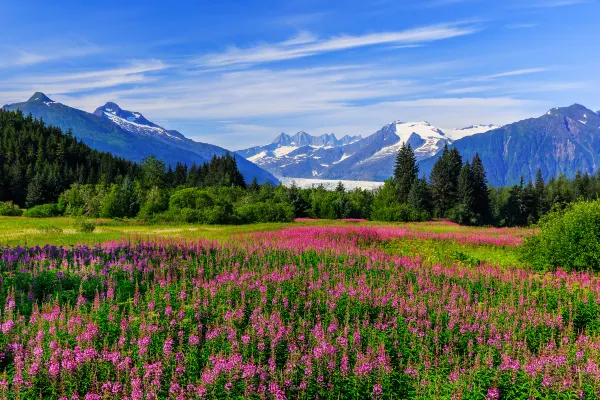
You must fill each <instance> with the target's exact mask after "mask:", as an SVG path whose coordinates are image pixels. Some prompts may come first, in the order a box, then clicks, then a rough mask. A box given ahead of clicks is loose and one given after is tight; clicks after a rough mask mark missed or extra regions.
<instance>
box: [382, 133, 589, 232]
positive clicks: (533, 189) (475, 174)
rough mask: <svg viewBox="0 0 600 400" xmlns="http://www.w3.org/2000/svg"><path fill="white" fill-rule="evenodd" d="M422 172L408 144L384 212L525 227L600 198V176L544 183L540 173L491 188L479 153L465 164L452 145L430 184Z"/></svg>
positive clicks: (398, 162) (386, 186)
mask: <svg viewBox="0 0 600 400" xmlns="http://www.w3.org/2000/svg"><path fill="white" fill-rule="evenodd" d="M418 174H419V168H418V165H417V162H416V159H415V156H414V152H413V150H412V148H411V146H410V144H408V145H406V144H404V145H403V146H402V148H401V149H400V151H399V152H398V155H397V158H396V164H395V168H394V175H393V177H392V178H390V179H389V180H388V181H386V182H385V184H384V187H383V188H382V189H381V192H384V191H387V192H389V198H390V201H389V202H388V204H386V206H387V207H388V209H387V211H385V210H384V211H380V212H382V213H387V214H389V215H393V214H394V210H402V209H403V208H408V209H409V210H411V211H412V212H413V213H414V212H420V213H423V215H425V216H431V217H436V218H447V219H450V220H452V221H455V222H458V223H460V224H466V225H495V226H526V225H532V224H535V223H537V221H538V220H539V219H540V218H541V217H542V216H543V215H545V214H547V213H548V212H550V211H551V210H556V209H563V208H565V207H566V206H567V205H568V204H570V203H573V202H576V201H580V200H585V201H590V200H596V199H598V198H599V197H600V172H599V173H598V174H595V175H589V174H588V173H586V174H581V172H577V174H576V176H575V177H574V178H573V179H571V180H570V179H567V178H566V177H565V176H564V175H562V174H561V175H559V176H558V177H557V178H551V179H550V180H549V181H548V182H544V178H543V174H542V171H541V170H539V169H538V171H537V173H536V180H535V182H527V183H525V182H524V179H523V178H521V182H520V183H519V184H518V185H514V186H509V187H500V188H495V187H491V186H489V185H488V183H487V178H486V172H485V169H484V167H483V163H482V161H481V158H480V157H479V154H477V153H476V154H475V156H474V157H473V159H471V160H463V158H462V156H461V154H460V153H459V151H458V150H457V149H456V148H452V149H449V148H448V146H445V147H444V149H443V150H442V154H441V156H440V157H439V159H438V160H437V161H436V163H435V164H434V166H433V168H432V170H431V175H430V176H429V179H428V180H427V179H426V178H425V177H421V178H419V177H418ZM394 193H396V194H397V195H396V201H395V202H394V201H393V200H394V197H393V194H394ZM376 196H377V194H376Z"/></svg>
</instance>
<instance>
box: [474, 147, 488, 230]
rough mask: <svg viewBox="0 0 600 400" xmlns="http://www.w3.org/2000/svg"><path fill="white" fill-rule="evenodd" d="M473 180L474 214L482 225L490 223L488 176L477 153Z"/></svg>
mask: <svg viewBox="0 0 600 400" xmlns="http://www.w3.org/2000/svg"><path fill="white" fill-rule="evenodd" d="M471 178H472V185H473V186H472V190H473V212H474V213H475V214H476V215H478V216H479V219H480V223H484V224H486V223H489V222H490V194H489V189H488V186H487V176H486V173H485V169H484V168H483V162H482V161H481V158H480V157H479V153H475V156H474V157H473V160H472V162H471Z"/></svg>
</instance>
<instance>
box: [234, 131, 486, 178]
mask: <svg viewBox="0 0 600 400" xmlns="http://www.w3.org/2000/svg"><path fill="white" fill-rule="evenodd" d="M495 128H497V127H496V126H494V125H473V126H469V127H466V128H462V129H451V130H446V131H444V130H442V129H439V128H436V127H435V126H433V125H431V124H429V123H428V122H426V121H421V122H402V121H395V122H392V123H390V124H387V125H386V126H384V127H383V128H381V129H380V130H379V131H377V132H375V133H374V134H372V135H370V136H368V137H366V138H362V137H360V136H344V137H343V138H342V139H339V140H338V139H336V137H335V135H333V134H325V135H322V136H311V135H309V134H308V133H306V132H298V133H297V134H295V135H294V136H289V135H286V134H285V133H282V134H280V135H279V136H277V137H276V138H275V140H274V141H273V142H272V143H270V144H268V145H266V146H257V147H252V148H249V149H245V150H240V151H238V152H237V153H238V154H240V155H241V156H243V157H245V158H247V159H248V160H249V161H252V162H253V163H255V164H257V165H259V166H261V167H263V168H265V169H266V170H268V171H270V172H271V173H273V174H274V175H276V176H280V177H293V178H319V179H352V180H369V181H382V180H385V179H387V178H389V177H390V175H391V173H392V170H393V166H394V162H395V159H396V155H397V154H398V151H399V150H400V148H401V146H402V143H409V144H410V145H411V146H412V148H413V150H414V151H415V156H416V158H417V160H423V159H426V158H429V157H431V156H433V155H434V154H436V153H437V152H438V151H439V150H440V149H442V148H443V147H444V145H446V144H451V143H453V141H454V140H457V139H460V138H463V137H466V136H469V135H474V134H477V133H482V132H486V131H488V130H491V129H495Z"/></svg>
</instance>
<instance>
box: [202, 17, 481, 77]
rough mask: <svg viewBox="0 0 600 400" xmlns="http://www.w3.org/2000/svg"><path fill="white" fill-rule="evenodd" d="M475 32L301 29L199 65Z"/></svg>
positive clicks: (452, 27)
mask: <svg viewBox="0 0 600 400" xmlns="http://www.w3.org/2000/svg"><path fill="white" fill-rule="evenodd" d="M477 31H478V29H477V28H476V27H475V26H473V25H467V24H464V23H455V24H443V25H431V26H425V27H420V28H414V29H408V30H404V31H398V32H383V33H372V34H365V35H361V36H349V35H348V36H337V37H332V38H328V39H318V38H317V37H316V36H313V35H311V34H309V33H306V32H303V33H301V34H300V35H299V36H297V37H295V38H292V39H289V40H286V41H284V42H280V43H276V44H264V45H259V46H255V47H250V48H245V49H240V48H236V47H234V48H230V49H229V50H227V51H225V52H223V53H214V54H208V55H205V56H203V57H201V58H200V59H199V60H198V64H199V66H202V67H208V68H216V67H229V66H232V65H236V66H250V65H256V64H262V63H269V62H275V61H285V60H292V59H298V58H303V57H310V56H315V55H318V54H323V53H329V52H335V51H342V50H350V49H355V48H360V47H367V46H375V45H385V44H387V45H389V44H395V45H401V44H408V45H411V44H421V43H427V42H432V41H437V40H443V39H449V38H454V37H458V36H464V35H470V34H473V33H475V32H477Z"/></svg>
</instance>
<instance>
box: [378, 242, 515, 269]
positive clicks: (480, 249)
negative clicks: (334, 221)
mask: <svg viewBox="0 0 600 400" xmlns="http://www.w3.org/2000/svg"><path fill="white" fill-rule="evenodd" d="M385 251H386V252H387V253H388V254H400V255H404V256H411V257H414V256H415V255H420V256H421V257H422V258H423V260H424V261H427V262H430V263H446V262H452V261H460V262H461V263H463V264H465V265H470V266H477V265H479V264H482V263H484V262H485V263H490V264H492V265H499V266H503V267H511V266H521V265H522V262H521V261H520V259H519V249H518V248H512V247H497V246H491V245H471V244H459V243H456V242H452V241H449V240H436V239H428V240H423V239H396V240H393V241H391V242H389V243H388V244H387V245H386V246H385Z"/></svg>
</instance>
